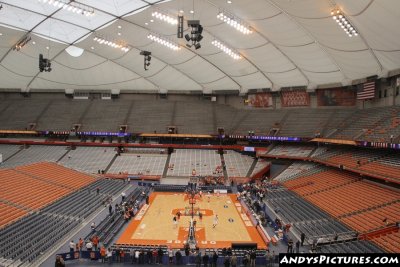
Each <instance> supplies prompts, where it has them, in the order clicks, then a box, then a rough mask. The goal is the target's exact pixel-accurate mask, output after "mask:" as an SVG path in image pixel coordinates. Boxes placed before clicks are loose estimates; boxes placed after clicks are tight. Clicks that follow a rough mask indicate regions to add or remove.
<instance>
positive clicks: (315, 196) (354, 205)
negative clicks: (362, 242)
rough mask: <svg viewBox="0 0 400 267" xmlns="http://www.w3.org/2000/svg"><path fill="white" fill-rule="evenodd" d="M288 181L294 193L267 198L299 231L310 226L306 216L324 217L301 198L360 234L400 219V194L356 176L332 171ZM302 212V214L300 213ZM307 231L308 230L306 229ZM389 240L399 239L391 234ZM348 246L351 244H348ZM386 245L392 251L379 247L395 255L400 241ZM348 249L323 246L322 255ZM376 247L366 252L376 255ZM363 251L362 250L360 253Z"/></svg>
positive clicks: (285, 183) (288, 185)
mask: <svg viewBox="0 0 400 267" xmlns="http://www.w3.org/2000/svg"><path fill="white" fill-rule="evenodd" d="M297 164H304V163H297ZM288 173H289V172H288ZM281 175H282V176H281V177H282V178H281V179H284V178H285V172H283V173H281ZM295 176H296V174H295ZM277 178H279V177H277ZM284 181H285V182H284V186H285V187H287V188H289V189H291V192H286V191H285V189H280V190H278V191H276V192H272V193H269V194H268V195H267V199H268V203H269V205H270V206H272V208H274V209H275V210H276V209H277V208H278V215H279V214H281V216H282V217H283V218H285V219H286V220H287V221H289V222H293V221H297V223H295V224H294V226H295V228H297V229H300V228H301V227H302V225H303V224H306V225H307V224H310V222H307V221H306V219H305V217H309V218H310V219H309V220H316V219H319V220H321V219H322V218H323V216H321V214H322V213H312V214H311V213H310V212H309V211H308V210H309V209H308V208H305V204H304V203H302V202H301V201H299V200H298V199H297V198H298V196H299V195H301V196H302V197H303V198H304V200H302V201H304V202H306V200H307V201H309V202H311V203H312V204H314V205H315V206H316V207H319V208H321V210H323V211H325V212H327V213H328V214H330V215H331V216H334V217H336V218H337V219H338V220H339V221H340V222H342V223H344V224H345V225H347V227H350V228H351V229H353V230H355V231H357V232H359V233H369V232H372V231H375V230H378V229H382V228H385V227H386V226H387V224H391V225H393V224H394V223H396V222H398V221H399V220H400V192H398V191H395V190H392V189H390V188H386V187H382V186H380V185H378V184H375V183H372V182H368V181H363V180H360V177H359V176H357V175H355V174H351V173H347V172H343V171H338V170H336V169H335V170H334V169H329V170H325V171H322V172H319V173H315V174H305V173H302V174H300V175H297V177H295V178H294V179H291V180H290V179H286V180H284ZM294 192H296V194H295V193H294ZM306 203H308V202H306ZM298 210H300V211H302V212H301V213H300V212H297V211H298ZM303 221H305V222H303ZM328 221H329V220H328ZM299 222H301V223H299ZM336 222H337V221H336ZM299 224H300V225H299ZM324 225H325V224H324ZM312 229H313V230H312V231H313V232H315V231H317V230H316V229H318V227H317V226H314V227H313V228H312ZM303 231H304V232H306V231H308V230H307V229H303ZM309 234H311V233H309ZM387 238H388V239H390V238H395V237H391V235H390V234H388V235H387ZM385 242H386V241H385ZM346 244H350V243H347V242H346ZM351 244H353V242H352V243H351ZM385 244H387V246H388V247H389V249H388V248H387V247H385V246H382V244H378V245H380V246H381V247H382V248H384V249H386V250H387V251H392V252H393V251H396V249H397V251H398V250H399V249H400V245H399V243H398V242H397V245H395V244H396V243H393V244H392V243H390V242H389V243H387V242H386V243H385ZM354 245H357V246H359V243H354ZM368 246H369V245H368ZM347 247H348V245H343V246H342V245H339V244H334V245H332V246H322V252H345V251H344V250H343V249H346V248H347ZM373 247H374V246H373ZM373 247H370V248H369V249H367V250H362V251H364V252H374V251H375V250H374V249H373ZM361 248H362V247H359V248H358V250H356V251H359V249H361ZM348 252H349V251H348Z"/></svg>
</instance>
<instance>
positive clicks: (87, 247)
mask: <svg viewBox="0 0 400 267" xmlns="http://www.w3.org/2000/svg"><path fill="white" fill-rule="evenodd" d="M92 249H93V244H92V242H90V240H89V241H88V242H87V243H86V250H87V251H92Z"/></svg>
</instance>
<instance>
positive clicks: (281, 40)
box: [257, 13, 314, 47]
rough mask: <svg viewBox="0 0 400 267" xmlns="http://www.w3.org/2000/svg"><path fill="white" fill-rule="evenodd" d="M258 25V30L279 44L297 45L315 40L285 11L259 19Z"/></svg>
mask: <svg viewBox="0 0 400 267" xmlns="http://www.w3.org/2000/svg"><path fill="white" fill-rule="evenodd" d="M257 26H258V27H257V30H258V31H260V32H261V33H262V34H263V35H265V36H267V37H268V39H270V40H273V42H274V44H275V45H278V46H289V47H293V46H294V47H296V46H301V45H305V44H309V43H312V42H314V40H313V39H312V38H311V37H309V36H308V34H307V33H306V31H304V30H303V29H302V28H301V27H300V26H299V24H297V23H295V22H293V20H292V19H290V18H289V17H288V16H287V15H286V14H283V13H279V14H278V15H277V16H274V17H271V18H269V19H265V20H260V21H257Z"/></svg>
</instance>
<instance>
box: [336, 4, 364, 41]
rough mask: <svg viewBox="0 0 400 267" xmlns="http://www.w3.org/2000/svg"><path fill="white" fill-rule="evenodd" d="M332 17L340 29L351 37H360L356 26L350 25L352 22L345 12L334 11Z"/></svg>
mask: <svg viewBox="0 0 400 267" xmlns="http://www.w3.org/2000/svg"><path fill="white" fill-rule="evenodd" d="M331 16H332V19H333V20H334V21H336V22H337V24H338V25H339V27H340V28H342V29H343V31H344V32H345V33H346V34H347V36H349V37H353V36H358V32H357V30H356V28H355V27H354V25H352V24H351V23H350V21H349V20H348V19H347V18H346V16H345V15H344V14H343V12H342V11H341V10H340V9H334V10H332V11H331Z"/></svg>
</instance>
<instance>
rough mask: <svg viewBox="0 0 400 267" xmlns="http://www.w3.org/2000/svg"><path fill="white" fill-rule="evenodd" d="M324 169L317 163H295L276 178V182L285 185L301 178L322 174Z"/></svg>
mask: <svg viewBox="0 0 400 267" xmlns="http://www.w3.org/2000/svg"><path fill="white" fill-rule="evenodd" d="M322 169H323V168H321V167H320V166H319V165H317V164H316V163H308V162H295V163H293V164H291V165H290V166H289V167H287V168H286V169H285V170H284V171H283V172H281V173H280V174H279V175H278V176H276V177H275V178H274V180H275V181H278V182H281V183H283V182H286V181H289V180H292V179H296V178H297V177H299V176H303V175H308V174H313V173H317V172H320V171H321V170H322Z"/></svg>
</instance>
